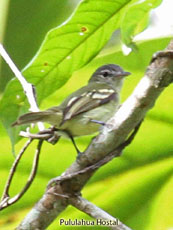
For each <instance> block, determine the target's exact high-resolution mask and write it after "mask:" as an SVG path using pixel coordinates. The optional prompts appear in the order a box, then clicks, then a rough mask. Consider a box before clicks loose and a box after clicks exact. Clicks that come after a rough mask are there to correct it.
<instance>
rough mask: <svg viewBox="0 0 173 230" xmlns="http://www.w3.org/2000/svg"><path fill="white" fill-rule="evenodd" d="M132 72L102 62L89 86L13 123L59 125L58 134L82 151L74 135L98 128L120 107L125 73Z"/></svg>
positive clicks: (86, 133)
mask: <svg viewBox="0 0 173 230" xmlns="http://www.w3.org/2000/svg"><path fill="white" fill-rule="evenodd" d="M129 74H130V73H129V72H125V71H124V70H123V69H122V68H121V67H120V66H118V65H115V64H107V65H103V66H101V67H99V68H98V69H97V70H96V71H95V72H94V73H93V74H92V76H91V78H90V79H89V81H88V84H87V85H86V86H84V87H82V88H80V89H78V90H77V91H75V92H74V93H72V94H71V95H69V96H68V97H67V98H66V99H65V100H64V101H63V102H62V103H61V104H60V105H59V106H55V107H51V108H49V109H47V110H45V111H40V112H30V113H26V114H24V115H22V116H20V117H19V118H18V119H17V121H16V122H14V123H13V124H12V125H13V126H15V125H23V124H29V123H36V122H40V121H41V122H47V123H49V124H51V125H52V126H53V127H55V128H56V130H57V132H58V135H59V136H65V137H69V138H70V139H71V140H72V142H73V144H74V146H75V148H76V150H77V152H78V153H80V151H79V149H78V148H77V146H76V144H75V142H74V139H73V137H77V136H84V135H90V134H93V133H95V132H97V131H99V128H100V126H102V125H104V124H105V123H106V121H107V120H108V119H110V118H111V117H112V116H113V114H114V113H115V112H116V111H117V109H118V107H119V103H120V91H121V88H122V85H123V80H124V77H126V76H128V75H129Z"/></svg>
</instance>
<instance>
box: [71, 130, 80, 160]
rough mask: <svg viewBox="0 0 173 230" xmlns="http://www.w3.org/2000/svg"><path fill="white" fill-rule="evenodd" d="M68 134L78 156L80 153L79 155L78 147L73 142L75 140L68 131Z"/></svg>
mask: <svg viewBox="0 0 173 230" xmlns="http://www.w3.org/2000/svg"><path fill="white" fill-rule="evenodd" d="M68 135H69V138H70V139H71V141H72V143H73V146H74V147H75V149H76V152H77V158H78V157H80V155H81V153H82V152H81V151H80V150H79V149H78V147H77V145H76V143H75V141H74V138H73V136H72V135H70V134H69V133H68Z"/></svg>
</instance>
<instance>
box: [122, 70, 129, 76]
mask: <svg viewBox="0 0 173 230" xmlns="http://www.w3.org/2000/svg"><path fill="white" fill-rule="evenodd" d="M130 74H131V73H130V72H125V71H124V72H123V73H122V74H121V76H124V77H127V76H129V75H130Z"/></svg>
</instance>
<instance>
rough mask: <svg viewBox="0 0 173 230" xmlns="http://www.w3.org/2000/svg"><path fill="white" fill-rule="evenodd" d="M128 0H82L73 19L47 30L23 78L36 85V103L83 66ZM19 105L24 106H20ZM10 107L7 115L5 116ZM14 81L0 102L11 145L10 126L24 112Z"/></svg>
mask: <svg viewBox="0 0 173 230" xmlns="http://www.w3.org/2000/svg"><path fill="white" fill-rule="evenodd" d="M129 2H130V0H122V1H121V2H120V1H114V0H109V1H105V0H97V1H96V0H84V1H82V3H81V4H80V5H79V7H78V8H77V11H76V12H75V14H74V15H73V17H72V18H71V19H70V20H69V21H68V22H66V23H65V24H63V25H61V26H59V27H57V28H55V29H53V30H51V31H50V32H49V33H48V34H47V36H46V38H45V40H44V42H43V44H42V46H41V48H40V50H39V51H38V53H37V54H36V56H35V57H34V59H33V60H32V61H31V63H30V64H29V65H28V66H27V67H26V68H25V69H24V71H23V75H24V76H25V77H26V79H27V80H28V81H29V82H31V83H32V84H34V85H35V86H36V90H37V96H38V103H39V104H40V103H41V101H42V100H43V99H44V98H46V97H47V96H48V95H50V94H52V93H53V92H54V91H55V90H57V89H58V88H60V87H61V86H62V85H63V84H65V82H66V81H67V80H68V79H69V77H70V76H71V75H72V73H73V72H74V71H75V70H77V69H79V68H81V67H82V66H84V65H86V64H87V63H88V62H89V61H90V60H91V59H92V58H94V57H95V56H96V55H97V53H98V52H99V51H100V50H101V49H102V47H103V46H104V45H105V43H106V42H107V41H108V40H109V38H110V36H111V34H112V32H113V31H114V30H115V29H117V28H118V25H119V15H120V13H121V12H122V10H123V9H124V8H125V6H126V5H127V4H128V3H129ZM23 104H24V105H25V106H23ZM12 107H13V111H12V112H11V113H9V112H8V113H7V111H8V110H9V108H12ZM27 107H28V106H27V104H26V98H25V96H24V95H23V90H22V87H21V86H20V84H19V83H18V82H17V80H16V79H15V80H13V81H11V82H9V84H8V85H7V88H6V90H5V93H4V96H3V98H2V100H1V103H0V116H1V119H2V121H3V124H4V125H5V127H6V128H7V131H8V134H9V135H10V138H11V140H12V143H13V144H14V143H15V142H16V139H17V137H16V135H11V133H13V134H14V131H12V130H11V127H10V123H11V121H15V120H16V118H17V117H18V116H19V115H20V114H21V113H22V112H24V110H25V111H26V110H27Z"/></svg>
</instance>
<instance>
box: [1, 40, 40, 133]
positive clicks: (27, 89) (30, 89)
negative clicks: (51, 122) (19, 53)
mask: <svg viewBox="0 0 173 230" xmlns="http://www.w3.org/2000/svg"><path fill="white" fill-rule="evenodd" d="M0 55H1V56H2V57H3V58H4V60H5V61H6V63H7V64H8V65H9V67H10V69H11V70H12V71H13V73H14V74H15V76H16V78H17V79H18V80H19V82H20V83H21V85H22V88H23V90H24V93H25V95H26V97H27V99H28V102H29V104H30V111H32V112H38V111H39V108H38V106H37V102H36V93H35V88H34V86H33V85H32V84H31V83H28V82H27V81H26V79H25V78H24V77H23V75H22V74H21V72H20V71H19V70H18V68H17V66H16V65H15V64H14V62H13V61H12V59H11V58H10V56H9V55H8V53H7V52H6V50H5V49H4V47H3V45H2V44H0ZM38 127H39V130H43V129H44V125H43V123H42V122H39V123H38Z"/></svg>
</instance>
